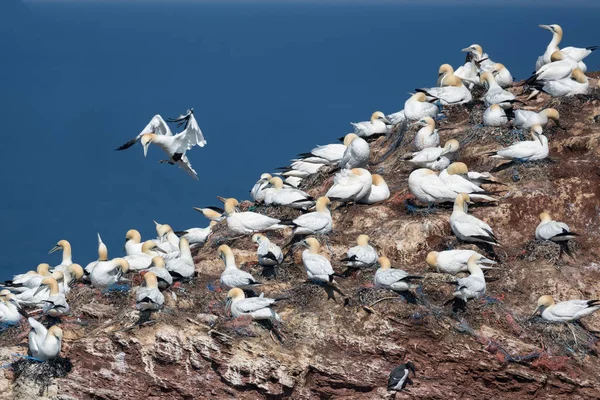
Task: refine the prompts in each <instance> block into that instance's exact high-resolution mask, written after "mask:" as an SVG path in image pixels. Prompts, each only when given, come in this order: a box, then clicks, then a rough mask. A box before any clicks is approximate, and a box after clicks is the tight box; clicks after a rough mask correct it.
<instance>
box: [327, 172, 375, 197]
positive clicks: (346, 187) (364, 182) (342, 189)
mask: <svg viewBox="0 0 600 400" xmlns="http://www.w3.org/2000/svg"><path fill="white" fill-rule="evenodd" d="M372 183H373V179H372V177H371V173H370V172H369V171H367V170H366V169H363V168H353V169H351V170H347V169H342V170H341V171H340V172H338V173H337V174H336V175H335V177H334V179H333V186H331V187H330V188H329V190H328V191H327V193H326V194H325V196H326V197H328V198H329V199H331V200H335V201H342V202H350V201H359V200H361V199H363V198H364V197H366V196H368V195H369V193H370V191H371V184H372Z"/></svg>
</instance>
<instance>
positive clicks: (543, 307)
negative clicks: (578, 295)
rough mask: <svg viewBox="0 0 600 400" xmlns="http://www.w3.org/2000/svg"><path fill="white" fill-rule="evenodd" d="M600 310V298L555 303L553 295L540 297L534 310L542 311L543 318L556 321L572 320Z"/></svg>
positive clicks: (534, 313)
mask: <svg viewBox="0 0 600 400" xmlns="http://www.w3.org/2000/svg"><path fill="white" fill-rule="evenodd" d="M598 310H600V300H568V301H561V302H560V303H555V302H554V299H553V298H552V296H549V295H546V296H542V297H540V298H539V299H538V302H537V307H536V308H535V311H534V312H533V315H536V314H537V313H538V312H540V311H541V313H542V318H543V319H545V320H547V321H554V322H571V321H577V320H578V319H580V318H583V317H587V316H588V315H590V314H593V313H595V312H596V311H598Z"/></svg>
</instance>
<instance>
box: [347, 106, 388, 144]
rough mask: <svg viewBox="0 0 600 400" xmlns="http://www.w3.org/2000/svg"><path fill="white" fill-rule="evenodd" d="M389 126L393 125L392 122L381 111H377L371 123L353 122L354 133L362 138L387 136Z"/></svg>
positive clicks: (372, 116)
mask: <svg viewBox="0 0 600 400" xmlns="http://www.w3.org/2000/svg"><path fill="white" fill-rule="evenodd" d="M388 125H392V122H390V120H388V119H387V118H386V117H385V115H384V114H383V113H382V112H381V111H375V112H374V113H373V114H372V115H371V119H370V120H369V121H362V122H356V123H355V122H352V126H353V127H354V133H356V134H357V135H358V136H359V137H362V138H369V137H374V136H381V135H385V134H386V133H387V132H388Z"/></svg>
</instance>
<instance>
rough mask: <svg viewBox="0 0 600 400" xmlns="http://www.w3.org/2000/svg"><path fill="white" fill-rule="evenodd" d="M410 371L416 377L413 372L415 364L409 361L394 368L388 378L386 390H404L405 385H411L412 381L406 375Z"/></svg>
mask: <svg viewBox="0 0 600 400" xmlns="http://www.w3.org/2000/svg"><path fill="white" fill-rule="evenodd" d="M410 371H412V373H413V376H417V373H416V372H415V364H413V363H412V362H410V361H409V362H407V363H406V364H402V365H399V366H397V367H396V368H394V369H393V370H392V372H391V373H390V377H389V378H388V386H387V390H389V391H392V390H395V391H400V390H402V389H404V388H405V387H406V385H407V384H409V385H412V384H413V381H412V380H411V379H410V378H409V377H408V373H409V372H410Z"/></svg>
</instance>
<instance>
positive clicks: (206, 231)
mask: <svg viewBox="0 0 600 400" xmlns="http://www.w3.org/2000/svg"><path fill="white" fill-rule="evenodd" d="M216 225H217V222H216V221H210V223H209V224H208V226H207V227H206V228H189V229H186V230H185V231H179V232H175V234H176V235H177V236H179V238H180V239H181V238H185V239H186V240H187V241H188V243H189V244H190V246H192V247H201V246H203V245H204V243H206V241H207V240H208V237H209V236H210V234H211V233H212V229H213V228H214V227H215V226H216Z"/></svg>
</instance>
